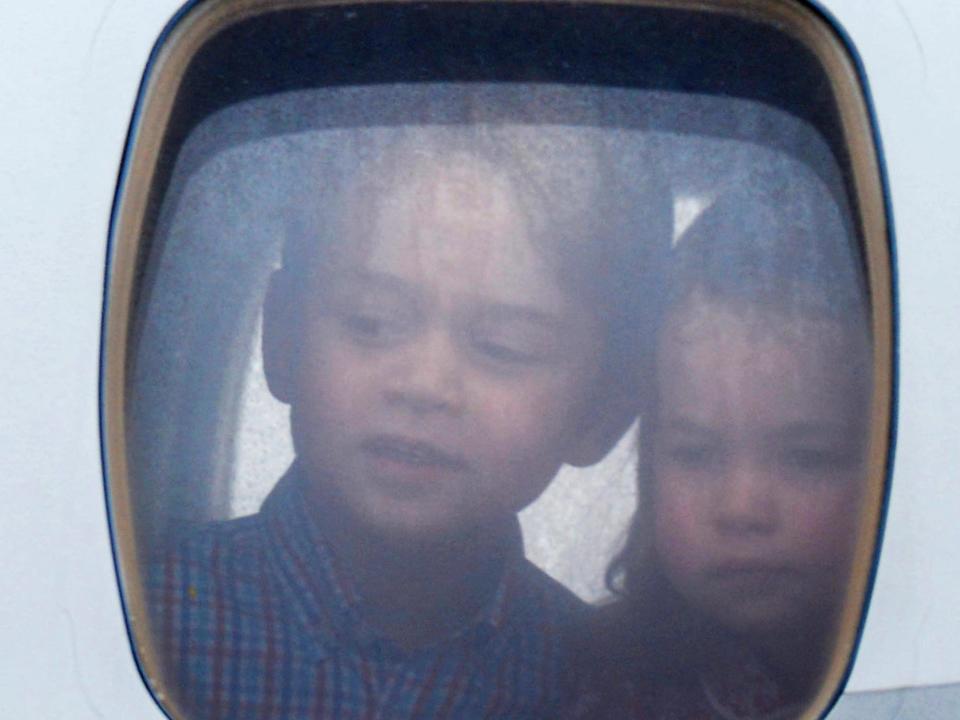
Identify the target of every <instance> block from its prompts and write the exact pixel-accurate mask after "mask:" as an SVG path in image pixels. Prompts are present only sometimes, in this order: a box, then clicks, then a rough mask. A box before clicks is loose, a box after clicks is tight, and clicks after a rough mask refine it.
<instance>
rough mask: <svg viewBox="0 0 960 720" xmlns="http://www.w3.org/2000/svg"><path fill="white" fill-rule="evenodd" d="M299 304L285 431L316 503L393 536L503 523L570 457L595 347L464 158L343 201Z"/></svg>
mask: <svg viewBox="0 0 960 720" xmlns="http://www.w3.org/2000/svg"><path fill="white" fill-rule="evenodd" d="M348 210H349V211H348V213H347V216H348V217H351V218H354V219H355V221H354V222H353V227H347V229H346V231H345V237H344V239H343V240H344V241H342V242H338V243H337V244H336V247H335V249H334V251H333V254H332V257H331V259H330V261H329V262H328V263H327V265H326V266H325V267H324V268H323V269H321V271H320V272H319V277H318V278H317V282H316V283H315V284H314V286H313V290H312V291H311V292H310V293H309V297H307V298H306V299H305V305H306V308H305V310H304V312H303V321H302V322H303V323H304V325H303V327H302V333H303V336H302V338H301V340H300V345H299V347H300V350H299V353H298V360H297V361H296V362H295V368H294V369H293V373H294V377H295V381H294V382H295V395H296V396H295V397H294V398H293V402H292V416H291V417H292V425H293V434H294V442H295V445H296V449H297V454H298V457H299V458H300V461H301V463H302V465H303V466H304V467H305V468H306V472H307V473H308V474H309V477H310V479H311V481H312V482H313V483H315V488H317V489H319V491H320V492H321V494H322V496H323V497H324V498H326V499H327V500H328V501H332V502H334V503H335V504H336V505H337V507H338V509H339V510H342V511H343V512H345V513H348V514H349V515H350V516H351V519H352V520H354V521H355V522H357V523H359V524H361V525H363V526H364V527H366V528H368V529H369V530H370V531H374V532H378V533H380V534H385V535H388V536H401V535H408V536H409V535H411V534H412V535H418V534H429V533H444V532H448V533H449V532H452V533H459V532H464V531H468V530H471V529H474V528H477V527H482V526H484V525H488V524H492V523H499V522H502V521H503V520H505V519H507V518H509V517H510V516H511V515H512V514H514V513H516V512H517V511H518V510H520V509H521V508H523V507H524V506H525V505H527V504H528V503H530V502H531V501H532V500H533V499H534V498H536V497H537V495H539V494H540V492H541V491H542V490H543V489H544V488H545V487H546V485H547V484H548V483H549V481H550V480H551V479H552V477H553V476H554V474H555V473H556V471H557V469H558V467H559V465H560V464H561V462H562V461H563V459H564V452H565V451H566V450H567V449H568V448H569V446H570V444H571V443H573V442H574V440H575V437H574V430H575V425H576V423H575V422H574V421H575V420H576V419H577V416H578V414H579V412H580V411H581V410H582V408H583V406H584V405H585V402H586V396H587V394H588V393H589V391H590V390H591V389H592V387H593V383H594V382H595V380H596V372H597V364H598V362H597V356H598V355H599V353H600V343H601V336H600V332H599V330H598V325H597V323H596V322H595V320H594V319H593V318H592V317H591V315H590V313H588V312H587V310H586V309H585V308H583V307H580V306H578V305H577V304H575V303H573V302H572V301H571V300H570V298H568V297H567V295H566V294H565V293H564V292H563V291H562V289H561V288H560V287H559V285H558V283H557V279H556V273H555V272H554V270H553V268H552V266H551V265H550V263H549V262H548V261H547V260H546V259H545V258H544V257H543V256H542V254H541V252H540V251H538V249H537V248H535V247H534V245H533V242H532V240H531V238H530V236H529V234H528V221H527V219H526V218H525V217H524V214H523V213H522V212H520V210H519V209H518V207H517V204H516V201H515V194H514V192H513V188H512V187H511V186H510V184H509V182H507V181H506V180H504V179H503V178H502V177H500V176H498V175H497V173H496V172H495V171H493V170H492V169H491V168H489V167H486V166H484V165H482V164H480V163H478V162H477V161H475V160H472V159H470V158H468V157H459V158H453V159H451V160H450V161H449V163H442V164H439V165H437V166H435V167H432V168H421V170H420V171H419V172H413V173H411V177H410V178H409V179H408V180H407V183H406V184H405V185H402V186H400V187H394V188H392V189H390V190H388V191H386V192H385V193H382V194H381V195H380V196H379V197H378V198H376V199H373V200H371V199H368V198H362V197H361V198H355V200H354V201H353V202H352V203H351V207H350V208H349V209H348Z"/></svg>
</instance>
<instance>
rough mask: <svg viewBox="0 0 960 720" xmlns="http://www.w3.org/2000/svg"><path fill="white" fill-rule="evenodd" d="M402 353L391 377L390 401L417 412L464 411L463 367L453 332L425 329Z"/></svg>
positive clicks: (387, 394)
mask: <svg viewBox="0 0 960 720" xmlns="http://www.w3.org/2000/svg"><path fill="white" fill-rule="evenodd" d="M399 352H400V353H401V354H402V357H401V359H400V363H399V364H398V366H397V367H396V371H397V372H396V375H395V376H394V377H393V378H390V379H388V383H389V385H388V387H387V390H386V393H385V395H386V398H387V400H388V402H390V403H391V404H393V405H396V406H401V407H403V408H405V409H407V410H411V411H413V412H416V413H427V412H443V413H448V414H451V415H457V414H459V413H460V412H462V410H463V392H464V387H463V376H462V368H461V366H460V358H459V356H458V352H457V348H456V345H455V343H454V342H453V338H451V337H450V335H449V333H447V332H445V331H444V330H442V329H432V330H427V331H424V332H423V333H421V334H419V335H418V336H417V337H416V338H413V339H411V340H410V342H409V343H407V345H406V347H404V348H403V349H401V350H400V351H399Z"/></svg>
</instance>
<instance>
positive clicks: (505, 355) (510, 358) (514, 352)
mask: <svg viewBox="0 0 960 720" xmlns="http://www.w3.org/2000/svg"><path fill="white" fill-rule="evenodd" d="M474 348H475V349H476V351H477V352H478V353H479V354H480V355H481V356H482V357H484V358H486V359H488V360H493V361H494V362H498V363H505V364H511V363H516V364H519V365H526V364H531V363H534V362H536V361H537V360H538V356H537V354H536V353H535V352H533V351H531V350H529V349H525V348H523V347H520V346H518V345H510V344H508V343H505V342H498V341H496V340H484V339H478V340H476V341H474Z"/></svg>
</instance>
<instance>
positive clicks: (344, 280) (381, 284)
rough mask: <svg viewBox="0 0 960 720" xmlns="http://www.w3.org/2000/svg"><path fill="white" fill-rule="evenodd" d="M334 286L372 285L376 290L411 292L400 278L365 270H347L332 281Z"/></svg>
mask: <svg viewBox="0 0 960 720" xmlns="http://www.w3.org/2000/svg"><path fill="white" fill-rule="evenodd" d="M334 284H341V285H344V284H345V285H351V286H352V285H359V286H366V285H373V286H374V287H377V288H383V289H387V290H393V291H396V292H403V293H409V292H411V291H412V288H411V286H410V283H408V282H406V281H405V280H403V279H402V278H399V277H397V276H396V275H391V274H390V273H385V272H381V271H379V270H369V269H367V268H349V269H347V270H345V271H344V272H343V273H341V274H339V276H338V277H337V278H336V279H335V280H334Z"/></svg>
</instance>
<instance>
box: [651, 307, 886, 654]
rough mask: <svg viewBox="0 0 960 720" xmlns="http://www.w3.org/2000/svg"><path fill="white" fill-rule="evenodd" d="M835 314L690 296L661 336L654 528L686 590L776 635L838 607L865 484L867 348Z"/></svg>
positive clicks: (721, 616) (668, 568) (671, 573)
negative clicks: (784, 313)
mask: <svg viewBox="0 0 960 720" xmlns="http://www.w3.org/2000/svg"><path fill="white" fill-rule="evenodd" d="M864 342H865V341H863V340H860V341H859V342H858V341H856V340H852V339H850V338H848V337H844V336H843V326H842V324H840V323H837V322H833V321H829V320H820V321H818V320H814V319H809V320H806V319H797V318H793V319H790V320H783V319H781V318H780V317H779V316H778V315H776V314H774V313H772V312H765V311H763V310H760V311H753V312H750V311H744V310H739V311H738V310H737V309H733V308H731V307H730V306H725V305H724V304H723V303H722V302H721V303H717V304H713V305H710V304H709V303H708V302H704V301H702V300H691V301H690V302H688V303H687V304H686V305H685V306H682V307H680V308H679V309H677V310H674V311H673V312H672V313H671V315H670V317H669V318H668V322H667V324H666V326H665V327H664V329H663V331H662V333H661V338H660V345H659V347H658V355H657V359H658V368H659V369H658V374H657V382H658V386H659V395H658V422H657V427H656V428H655V430H654V476H655V479H654V485H655V487H654V490H655V533H656V536H655V540H656V547H657V551H658V554H659V556H660V558H661V560H662V562H663V565H664V570H665V572H666V573H667V576H668V577H669V578H670V579H671V581H672V582H673V584H674V585H675V587H677V589H678V590H679V591H680V593H681V594H682V595H683V597H684V598H686V599H687V601H688V602H690V604H691V605H692V606H693V607H695V608H697V609H698V610H699V611H701V612H703V613H704V614H706V615H707V616H708V617H712V618H714V619H715V620H718V621H720V622H721V623H722V624H723V625H725V626H726V627H727V628H728V629H730V630H733V631H736V632H741V633H746V634H748V635H755V636H758V637H761V638H762V637H764V636H770V635H771V634H772V635H773V636H776V635H777V634H778V633H782V632H783V631H784V629H785V627H784V626H785V625H787V626H789V627H793V628H798V627H802V626H803V624H804V623H805V622H807V623H809V622H813V623H819V622H822V621H823V620H826V619H828V618H829V617H831V615H830V614H829V613H831V612H833V611H834V610H835V609H836V607H837V603H839V602H840V601H841V599H842V598H841V590H842V588H843V584H844V582H845V580H846V577H847V573H848V570H849V567H848V566H849V560H850V555H851V552H852V543H853V541H854V529H855V526H856V522H857V514H858V501H859V498H860V492H861V487H862V485H863V483H864V444H865V438H864V434H865V426H866V417H867V386H866V382H865V380H864V379H863V378H862V377H858V376H857V374H858V373H857V370H856V369H855V368H861V367H863V360H864V354H865V353H866V352H867V351H866V348H865V347H864Z"/></svg>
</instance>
